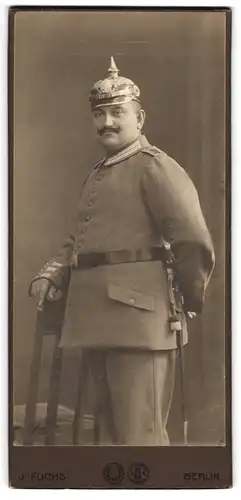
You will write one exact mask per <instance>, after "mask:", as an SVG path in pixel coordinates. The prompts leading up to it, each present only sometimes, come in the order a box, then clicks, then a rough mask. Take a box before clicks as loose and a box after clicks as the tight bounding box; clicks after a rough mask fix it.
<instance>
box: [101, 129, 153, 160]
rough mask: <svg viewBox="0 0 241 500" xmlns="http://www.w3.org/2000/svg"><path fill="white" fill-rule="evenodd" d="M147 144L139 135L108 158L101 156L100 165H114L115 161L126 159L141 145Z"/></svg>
mask: <svg viewBox="0 0 241 500" xmlns="http://www.w3.org/2000/svg"><path fill="white" fill-rule="evenodd" d="M146 146H149V143H148V141H147V139H146V137H145V136H144V135H140V136H139V137H138V138H137V139H136V140H135V141H134V142H132V144H130V145H129V146H127V147H126V148H124V149H122V150H121V151H119V152H118V153H116V154H115V155H113V156H111V157H110V158H103V160H102V162H101V166H103V167H109V166H110V165H114V164H115V163H119V162H121V161H123V160H127V159H128V158H130V157H131V156H133V155H135V154H136V153H138V151H141V149H142V148H143V147H146Z"/></svg>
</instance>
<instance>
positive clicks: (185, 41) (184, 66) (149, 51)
mask: <svg viewBox="0 0 241 500" xmlns="http://www.w3.org/2000/svg"><path fill="white" fill-rule="evenodd" d="M230 31H231V12H230V10H229V9H215V10H214V9H211V8H209V9H208V8H206V9H197V8H196V9H195V8H193V9H177V8H176V9H148V8H142V9H141V8H139V9H137V8H135V9H134V8H133V9H127V8H126V9H124V8H122V9H121V8H117V9H114V8H100V9H97V8H92V9H91V8H89V9H88V8H82V9H81V8H78V9H77V8H75V9H74V8H60V7H59V8H37V7H36V8H30V7H29V8H27V7H25V8H12V9H10V10H9V173H10V175H9V187H10V212H9V213H10V243H9V245H10V283H9V286H10V329H9V345H10V360H9V364H10V386H11V387H10V393H11V395H10V401H9V406H10V445H9V446H10V469H11V473H10V476H11V477H10V481H11V484H12V486H14V487H17V488H25V487H28V488H30V487H32V488H49V487H50V488H56V487H57V488H84V487H90V488H91V487H100V488H103V487H106V488H109V487H110V488H112V487H122V488H135V487H137V486H138V487H141V488H176V487H180V488H190V487H192V488H194V487H199V488H200V487H201V488H207V487H209V488H210V487H211V488H212V487H228V486H230V484H231V451H230V450H231V438H230V436H231V415H230V413H231V409H230V406H231V403H230V401H231V389H230V372H231V368H230V367H231V359H230V350H231V349H230V344H231V340H230V335H231V333H230V298H229V297H230V293H229V288H230V277H229V274H230V261H229V255H230V230H229V217H230V216H229V212H230V206H229V197H230V186H229V184H230V170H231V165H230V123H229V119H230V110H229V102H230V95H229V93H230V88H229V87H230V84H229V72H230V71H229V70H230Z"/></svg>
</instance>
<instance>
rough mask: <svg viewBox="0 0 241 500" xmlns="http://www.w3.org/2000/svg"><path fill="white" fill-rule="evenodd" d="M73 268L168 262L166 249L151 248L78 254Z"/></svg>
mask: <svg viewBox="0 0 241 500" xmlns="http://www.w3.org/2000/svg"><path fill="white" fill-rule="evenodd" d="M76 260H77V262H76V265H75V268H77V269H86V268H90V267H97V266H107V265H113V264H127V263H130V262H148V261H163V262H167V261H168V251H167V249H166V247H165V246H164V245H163V246H159V247H151V248H143V249H138V250H129V249H123V250H113V251H109V252H90V253H79V254H78V255H77V259H76Z"/></svg>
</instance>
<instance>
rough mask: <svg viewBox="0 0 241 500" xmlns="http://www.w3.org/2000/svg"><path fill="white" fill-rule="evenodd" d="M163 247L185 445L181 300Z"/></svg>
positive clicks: (169, 254)
mask: <svg viewBox="0 0 241 500" xmlns="http://www.w3.org/2000/svg"><path fill="white" fill-rule="evenodd" d="M164 246H165V249H166V255H167V258H166V271H167V283H168V293H169V301H170V306H171V316H170V318H169V325H170V330H171V332H173V333H175V334H176V342H177V348H178V354H179V360H180V361H179V366H180V388H181V409H182V421H183V441H184V444H185V445H187V437H188V417H187V405H186V391H185V371H184V348H183V331H182V322H181V315H180V309H179V307H178V305H177V300H176V294H178V296H179V298H181V296H180V292H179V290H178V288H177V284H176V283H174V258H173V255H172V252H171V246H170V244H169V243H165V244H164ZM178 302H179V301H178ZM180 302H181V301H180Z"/></svg>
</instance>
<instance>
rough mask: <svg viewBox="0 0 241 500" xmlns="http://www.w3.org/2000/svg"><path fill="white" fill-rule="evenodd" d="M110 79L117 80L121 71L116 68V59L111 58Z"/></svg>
mask: <svg viewBox="0 0 241 500" xmlns="http://www.w3.org/2000/svg"><path fill="white" fill-rule="evenodd" d="M108 73H109V77H110V78H116V77H117V76H118V73H119V70H118V68H117V66H116V63H115V61H114V57H113V56H111V58H110V67H109V69H108Z"/></svg>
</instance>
